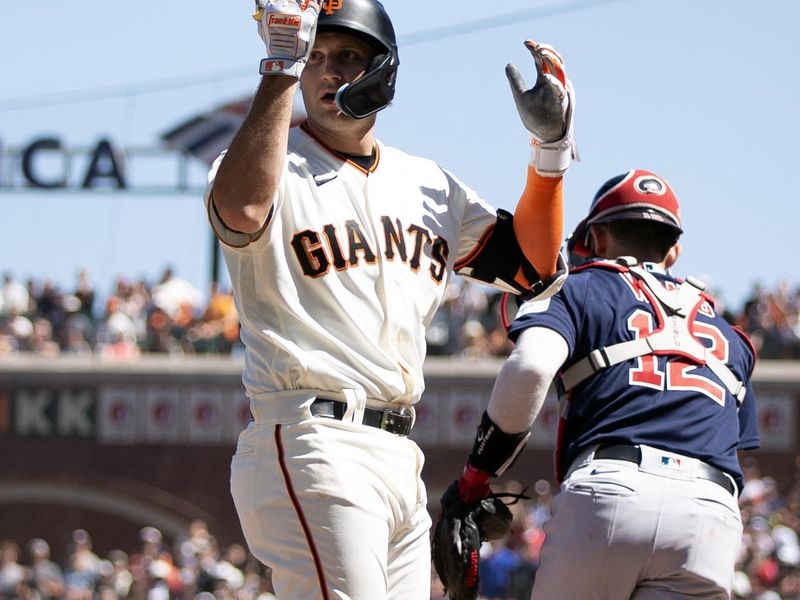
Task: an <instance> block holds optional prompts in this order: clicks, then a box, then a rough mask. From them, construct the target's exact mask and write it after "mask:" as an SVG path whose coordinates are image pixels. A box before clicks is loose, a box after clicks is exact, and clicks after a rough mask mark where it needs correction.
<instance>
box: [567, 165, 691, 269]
mask: <svg viewBox="0 0 800 600" xmlns="http://www.w3.org/2000/svg"><path fill="white" fill-rule="evenodd" d="M623 219H630V220H646V221H656V222H658V223H663V224H665V225H668V226H670V227H672V228H674V229H676V230H677V233H678V234H681V233H683V229H681V210H680V207H679V206H678V199H677V198H676V197H675V193H674V192H673V191H672V188H671V187H670V186H669V184H668V183H667V182H666V180H664V179H663V178H661V177H659V176H658V175H656V174H655V173H651V172H650V171H645V170H644V169H633V170H631V171H628V172H627V173H623V174H622V175H617V176H616V177H612V178H611V179H609V180H608V181H606V182H605V183H604V184H603V185H602V186H601V187H600V189H599V190H597V193H596V194H595V196H594V200H592V206H591V207H590V208H589V215H588V216H587V217H586V218H585V219H583V220H582V221H581V222H580V223H578V226H577V227H576V228H575V231H573V232H572V234H571V235H570V236H569V238H567V252H568V254H569V257H570V261H569V262H570V265H572V266H576V265H577V263H579V262H581V261H580V259H587V258H590V257H591V256H592V249H591V242H590V239H589V226H590V225H593V224H595V223H608V222H609V221H620V220H623ZM576 257H577V260H576Z"/></svg>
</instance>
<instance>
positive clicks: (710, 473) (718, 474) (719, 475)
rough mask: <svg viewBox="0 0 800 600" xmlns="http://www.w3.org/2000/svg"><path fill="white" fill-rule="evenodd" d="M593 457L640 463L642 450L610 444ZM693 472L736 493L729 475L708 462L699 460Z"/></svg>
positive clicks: (731, 492)
mask: <svg viewBox="0 0 800 600" xmlns="http://www.w3.org/2000/svg"><path fill="white" fill-rule="evenodd" d="M594 458H610V459H613V460H626V461H628V462H632V463H636V464H637V465H640V464H642V450H641V448H639V446H629V445H627V444H612V445H610V446H601V447H600V448H598V449H597V450H596V451H595V453H594ZM695 474H696V475H697V477H698V478H699V479H708V480H709V481H713V482H714V483H716V484H717V485H721V486H722V487H723V488H725V489H726V490H728V493H729V494H730V495H731V496H735V495H736V493H735V492H736V488H735V487H734V483H733V481H732V480H731V478H730V477H728V476H727V475H725V473H723V472H722V471H720V470H719V469H717V468H716V467H712V466H711V465H709V464H706V463H704V462H700V464H698V465H697V471H695Z"/></svg>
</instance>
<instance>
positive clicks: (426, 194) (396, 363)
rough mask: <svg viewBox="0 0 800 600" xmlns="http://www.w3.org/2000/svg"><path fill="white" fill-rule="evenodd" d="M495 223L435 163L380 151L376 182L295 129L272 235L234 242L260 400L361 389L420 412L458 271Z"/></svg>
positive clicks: (231, 261) (251, 385)
mask: <svg viewBox="0 0 800 600" xmlns="http://www.w3.org/2000/svg"><path fill="white" fill-rule="evenodd" d="M220 159H221V157H220ZM220 159H218V160H217V162H216V164H215V165H214V167H213V168H212V171H211V173H210V175H209V180H210V181H209V188H208V190H209V191H208V192H207V193H206V202H207V203H208V202H209V196H210V190H211V186H212V185H213V180H214V176H215V174H216V169H217V166H218V165H219V163H220ZM495 221H496V213H495V211H494V209H492V208H491V207H490V206H488V205H487V204H486V203H485V202H484V201H483V200H482V199H481V198H479V197H478V195H477V194H476V193H475V192H474V191H473V190H471V189H469V188H468V187H467V186H465V185H464V184H463V183H461V182H460V181H459V180H458V179H457V178H456V177H454V176H453V175H452V174H450V173H449V172H447V171H446V170H444V169H442V168H441V167H440V166H439V165H437V164H436V163H435V162H433V161H430V160H427V159H423V158H418V157H415V156H411V155H408V154H406V153H404V152H401V151H399V150H397V149H394V148H391V147H388V146H384V145H383V144H381V143H380V142H378V143H377V153H376V157H375V161H374V163H373V165H372V167H371V168H370V169H369V170H365V169H363V168H361V167H359V166H358V165H356V164H355V163H353V162H350V161H347V160H346V159H345V158H344V157H343V156H341V155H339V154H337V153H336V152H334V151H332V150H330V149H328V148H326V147H325V146H324V145H322V144H321V143H320V142H319V141H317V140H316V139H314V138H313V137H312V136H311V135H310V134H309V133H308V132H307V130H305V129H304V128H303V127H296V128H293V129H292V130H291V131H290V134H289V152H288V156H287V162H286V165H285V169H284V173H283V176H282V179H281V182H280V186H279V190H278V193H277V196H276V198H275V202H274V206H273V209H272V212H271V213H270V216H269V217H268V224H267V226H266V227H265V230H264V233H263V235H262V236H261V237H260V238H259V239H258V240H256V241H255V242H252V243H250V244H248V245H246V246H243V247H239V248H237V247H232V246H230V245H227V244H224V243H223V252H224V256H225V260H226V263H227V266H228V270H229V273H230V277H231V281H232V284H233V288H234V297H235V298H236V303H237V309H238V311H239V318H240V320H241V324H242V332H241V336H242V340H243V342H244V343H245V346H246V361H245V372H244V376H243V380H244V383H245V387H246V388H247V393H248V395H249V396H250V397H251V398H254V399H255V401H256V402H257V401H258V398H259V396H261V395H262V394H263V395H264V396H268V395H269V393H270V392H277V391H282V390H322V391H326V390H329V391H334V392H335V391H339V390H343V389H355V390H363V391H364V393H365V395H366V397H367V398H373V399H378V400H383V401H389V402H393V403H401V404H412V403H414V402H416V401H417V400H419V398H420V395H421V394H422V391H423V387H424V385H423V378H422V363H423V361H424V359H425V350H426V343H425V327H426V326H427V325H428V324H429V323H430V322H431V319H432V317H433V315H434V313H435V311H436V309H437V308H438V306H439V304H440V303H441V301H442V297H443V293H444V290H445V286H446V284H447V280H448V277H449V276H450V272H451V271H452V269H453V267H454V265H458V262H459V261H460V260H462V259H464V258H465V257H467V256H468V255H469V254H470V252H471V251H472V250H473V249H475V247H476V244H477V243H478V242H479V240H480V238H481V236H482V234H483V233H484V232H486V230H487V228H489V227H490V226H492V225H493V224H494V223H495ZM212 222H213V219H212ZM217 233H218V235H220V237H221V238H223V240H224V239H225V234H224V232H220V231H217ZM229 241H230V240H229Z"/></svg>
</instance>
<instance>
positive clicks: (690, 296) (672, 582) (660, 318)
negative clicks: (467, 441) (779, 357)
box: [488, 169, 758, 600]
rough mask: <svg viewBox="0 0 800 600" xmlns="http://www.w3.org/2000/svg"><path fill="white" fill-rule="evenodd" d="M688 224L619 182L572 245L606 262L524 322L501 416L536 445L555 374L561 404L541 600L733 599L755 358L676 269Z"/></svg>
mask: <svg viewBox="0 0 800 600" xmlns="http://www.w3.org/2000/svg"><path fill="white" fill-rule="evenodd" d="M681 227H682V225H681V219H680V211H679V207H678V201H677V199H676V197H675V195H674V193H673V191H672V189H671V188H670V186H669V185H668V184H667V182H666V181H665V180H664V179H663V178H661V177H659V176H658V175H655V174H653V173H651V172H649V171H644V170H640V169H636V170H632V171H629V172H627V173H624V174H622V175H619V176H617V177H614V178H612V179H610V180H609V181H607V182H606V183H605V184H604V185H603V186H602V187H601V188H600V190H599V191H598V192H597V194H596V196H595V198H594V201H593V203H592V206H591V209H590V211H589V215H588V217H587V218H586V219H584V220H583V221H582V222H581V223H580V224H579V225H578V227H577V228H576V230H575V232H574V233H573V234H572V236H571V237H570V239H569V243H568V248H569V250H570V251H571V252H572V254H573V255H577V256H579V257H583V258H584V259H587V258H593V260H590V261H589V262H587V263H586V264H584V265H582V266H580V267H577V268H575V269H572V270H571V271H570V276H569V278H568V279H567V281H566V283H565V284H564V286H563V288H562V289H561V290H560V291H559V292H558V293H557V294H556V295H554V296H553V297H552V298H549V299H547V300H543V301H541V302H536V301H534V302H529V303H526V304H523V305H522V307H521V308H520V310H519V311H518V313H517V317H516V320H515V321H514V323H513V324H512V326H511V329H510V335H511V337H512V339H514V340H515V341H516V347H515V349H514V351H513V353H512V354H511V355H510V356H509V357H508V359H507V362H506V363H505V364H504V366H503V368H502V370H501V373H500V374H499V376H498V378H497V382H496V384H495V388H494V389H493V392H492V395H491V398H490V402H489V406H488V415H489V416H490V417H491V418H492V419H493V420H494V422H495V423H497V425H498V426H499V427H500V428H502V430H503V431H504V432H505V433H506V434H509V435H510V434H515V433H516V434H517V435H523V433H522V432H524V431H527V427H528V426H529V424H530V423H531V422H532V421H533V419H534V417H535V415H536V414H537V412H538V410H539V408H540V407H541V405H542V402H543V401H544V397H545V394H546V392H547V389H548V387H549V385H550V382H551V380H552V379H553V377H554V376H555V377H556V386H557V390H558V393H559V396H560V402H561V412H560V414H561V423H560V426H559V431H558V442H557V448H556V457H557V460H556V471H557V477H558V479H560V481H561V490H560V493H559V494H558V495H557V496H556V497H555V498H554V500H553V505H552V510H553V515H552V518H551V519H550V520H549V521H548V522H547V523H546V524H545V533H546V539H545V542H544V546H543V548H542V553H541V564H540V566H539V569H538V571H537V573H536V580H535V583H534V589H533V598H535V599H536V600H556V599H558V600H572V599H575V600H577V599H581V600H583V599H585V598H594V599H598V600H622V599H627V598H636V599H637V600H645V599H664V598H704V599H716V598H718V599H723V598H725V599H727V598H729V597H730V591H731V585H732V580H733V572H734V563H735V559H736V556H737V552H738V549H739V544H740V542H741V534H742V523H741V518H740V515H739V509H738V503H737V498H738V493H739V491H740V490H741V489H742V486H743V478H742V472H741V469H740V467H739V462H738V458H737V450H743V449H748V448H756V447H758V433H757V430H756V418H755V408H754V399H753V390H752V388H751V385H750V381H749V379H750V375H751V372H752V370H753V365H754V362H755V356H754V351H753V349H752V347H751V345H750V343H749V341H748V340H747V338H746V337H745V336H744V334H743V333H742V332H740V331H738V330H735V329H734V328H732V327H731V326H730V325H728V323H727V322H726V321H725V320H724V319H723V318H722V317H721V316H720V315H719V314H718V313H717V311H716V310H715V308H714V302H713V300H712V299H711V298H710V297H709V296H708V295H706V293H705V292H704V291H703V285H702V284H701V283H700V282H699V281H697V280H695V279H693V278H691V277H690V278H688V279H686V280H682V279H679V278H677V277H675V276H674V275H672V274H671V273H670V271H669V268H670V267H671V266H672V265H673V263H674V262H675V260H676V259H677V257H678V254H679V252H680V246H679V244H678V238H679V236H680V234H681V233H682V229H681Z"/></svg>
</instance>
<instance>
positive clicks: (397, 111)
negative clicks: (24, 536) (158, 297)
mask: <svg viewBox="0 0 800 600" xmlns="http://www.w3.org/2000/svg"><path fill="white" fill-rule="evenodd" d="M385 5H386V7H387V10H388V11H389V13H390V14H391V16H392V18H393V20H394V23H395V28H396V30H397V33H398V37H399V40H400V61H401V66H400V71H399V76H398V92H397V96H396V98H395V103H394V105H393V106H392V107H390V108H389V109H387V110H386V111H384V112H382V113H381V114H380V116H379V121H378V135H379V137H380V138H381V139H382V140H383V141H384V142H385V143H387V144H390V145H393V146H397V147H400V148H402V149H404V150H406V151H409V152H412V153H415V154H420V155H423V156H427V157H430V158H433V159H435V160H437V161H438V162H439V163H440V164H442V165H443V166H445V167H446V168H448V169H450V170H452V171H453V172H454V173H455V174H456V175H458V176H459V177H460V178H461V179H463V180H464V181H466V182H467V183H468V184H469V185H470V186H472V187H473V188H475V189H476V190H478V191H479V192H480V193H481V194H482V195H483V196H484V197H486V198H487V200H489V201H490V202H491V203H493V204H494V205H495V206H497V207H500V208H506V209H513V207H514V205H515V203H516V200H517V198H518V196H519V193H520V191H521V190H522V186H523V184H524V176H525V165H526V161H527V155H528V145H527V137H526V132H525V130H524V128H523V127H522V125H521V123H520V122H519V120H518V117H517V114H516V111H515V108H514V104H513V101H512V99H511V94H510V92H509V90H508V85H507V82H506V80H505V75H504V72H503V69H504V67H505V65H506V63H507V62H516V63H517V64H519V65H520V67H521V69H522V71H523V73H524V74H526V75H527V77H528V80H529V82H530V81H531V80H532V77H533V72H534V71H533V64H532V62H531V59H530V58H529V55H528V53H527V51H526V50H525V48H524V47H523V45H522V42H523V40H524V39H526V38H528V37H531V38H534V39H537V40H539V41H543V42H547V43H550V44H552V45H554V46H555V47H556V48H557V49H558V50H559V51H561V53H562V54H563V56H564V57H565V60H566V63H567V70H568V73H569V75H570V77H571V78H572V80H573V82H574V85H575V89H576V93H577V110H576V117H575V130H576V137H577V140H578V144H579V148H580V152H581V156H582V161H581V162H580V163H578V164H576V165H575V166H574V167H573V168H572V169H571V171H570V172H569V173H568V175H567V181H566V184H565V189H566V214H565V232H569V231H570V230H571V229H572V227H573V226H574V225H575V224H576V223H577V221H578V220H580V218H582V216H584V214H585V212H586V210H587V208H588V205H589V203H590V201H591V198H592V196H593V195H594V192H595V190H596V189H597V188H598V187H599V186H600V185H601V184H602V183H603V181H605V180H606V179H608V178H609V177H611V176H613V175H616V174H618V173H622V172H624V171H626V170H628V169H629V168H634V167H641V168H646V169H650V170H653V171H655V172H657V173H659V174H661V175H662V176H664V177H665V178H666V179H667V180H668V181H669V182H670V183H671V184H672V186H673V188H674V189H675V191H676V193H677V195H678V197H679V199H680V201H681V204H682V211H683V220H684V225H685V227H684V229H685V231H686V233H685V235H684V237H683V240H682V241H683V246H684V254H683V256H682V257H681V259H680V261H679V262H678V265H677V267H676V271H677V272H679V274H684V275H688V274H694V275H696V276H700V277H701V278H705V279H706V280H707V281H708V282H709V283H710V284H711V286H712V288H713V289H714V290H716V291H717V292H718V293H719V294H720V295H721V296H722V297H723V298H724V299H725V300H726V301H727V303H728V305H729V306H730V307H731V308H738V306H739V305H740V303H741V301H742V300H743V299H744V298H745V297H746V296H747V294H748V292H749V290H750V289H751V287H752V285H753V284H754V283H755V282H761V283H763V284H765V285H766V286H768V287H773V286H774V285H775V284H776V283H777V281H779V280H780V279H788V280H789V281H790V282H792V284H793V285H796V284H797V283H800V277H798V274H797V271H796V269H795V263H796V261H797V257H798V256H800V241H798V240H800V236H798V233H797V232H798V226H800V217H798V212H800V211H798V208H797V206H796V204H797V202H798V197H797V195H798V194H797V189H796V188H795V187H794V186H793V185H792V183H791V182H793V180H794V171H795V169H796V166H795V163H796V161H797V157H798V152H797V150H796V140H797V138H798V137H800V116H798V106H800V92H799V89H800V88H799V87H798V86H799V82H800V51H798V50H797V47H796V42H795V38H796V24H797V23H798V22H800V3H798V2H795V1H793V0H781V1H778V0H762V1H761V2H745V1H741V0H671V1H669V2H666V1H660V2H659V1H655V0H611V1H603V0H567V1H562V2H558V1H555V2H538V1H531V2H524V3H494V2H492V3H490V2H486V1H483V2H478V1H476V0H463V1H462V2H459V3H425V4H424V5H423V4H422V3H419V2H411V1H409V0H386V2H385ZM251 9H252V5H251V2H250V1H249V0H236V1H233V2H231V1H225V2H223V1H220V0H216V1H212V0H196V1H194V2H192V3H185V2H156V1H154V0H141V1H139V2H136V3H128V4H119V3H109V2H101V1H99V0H79V1H76V2H71V3H51V4H50V5H47V6H46V7H45V6H43V5H41V4H38V3H34V2H28V1H21V0H7V1H5V2H3V3H2V4H0V32H2V35H0V57H2V73H3V78H2V82H3V83H2V87H0V144H2V146H3V147H5V148H8V147H21V146H25V145H26V144H28V143H30V142H31V141H32V140H34V139H38V138H41V137H44V136H53V137H57V138H59V139H61V140H62V141H63V142H64V143H65V144H67V145H69V146H72V147H81V146H87V145H93V144H95V143H96V141H97V140H98V139H99V138H109V139H110V140H111V141H112V143H114V144H115V145H117V146H119V147H121V148H129V147H134V146H138V147H149V146H157V145H158V144H159V136H160V134H162V133H164V132H165V131H167V130H168V129H170V128H171V127H173V126H175V125H177V124H178V123H180V122H181V121H183V120H185V119H186V118H189V117H191V116H192V115H194V114H196V113H199V112H202V111H206V110H209V109H211V108H213V107H214V106H216V105H219V104H222V103H224V102H227V101H230V100H234V99H238V98H240V97H243V96H246V95H247V94H249V93H251V92H252V91H253V90H254V89H255V87H256V85H257V83H258V75H257V68H258V61H259V59H260V58H261V56H262V51H263V45H262V43H261V40H260V39H259V38H258V36H257V34H256V31H255V24H254V22H253V21H252V20H251V19H250V12H251ZM170 81H171V82H172V83H171V84H170V83H168V82H170ZM154 82H157V85H155V84H154ZM165 82H167V83H165ZM188 83H193V85H187V84H188ZM178 84H183V85H178ZM154 87H159V88H160V89H161V91H158V92H152V91H151V90H152V89H153V88H154ZM169 88H172V89H169ZM120 89H125V90H126V93H125V94H123V95H120V94H119V93H116V92H118V91H119V90H120ZM87 90H88V92H87ZM73 91H81V92H82V93H81V94H78V95H74V94H69V93H68V92H73ZM81 98H84V100H82V101H78V100H80V99H81ZM86 98H92V99H91V100H87V99H86ZM8 168H9V166H8V165H3V166H2V167H0V176H3V175H4V174H6V175H7V172H8V171H7V169H8ZM144 170H145V171H146V169H144ZM195 171H196V172H197V173H199V172H200V166H199V165H198V166H196V167H195ZM132 175H133V174H132ZM136 176H137V177H140V176H141V177H145V176H146V173H144V172H143V171H140V172H138V173H136ZM0 204H2V211H3V213H2V214H3V218H2V219H0V271H11V272H12V273H13V274H14V275H15V276H17V277H19V278H27V277H31V276H32V277H35V278H38V279H43V278H50V279H53V280H55V281H56V282H57V283H59V284H60V285H61V287H62V288H65V289H69V288H70V287H71V286H72V284H73V282H74V280H75V274H76V272H77V271H78V269H80V268H86V269H87V270H88V271H89V273H90V274H91V277H92V279H93V280H94V282H95V284H96V285H97V287H98V289H99V290H100V291H101V292H106V291H108V289H109V288H110V286H111V283H112V281H113V279H114V278H115V277H117V276H120V275H121V276H126V277H128V278H138V277H145V278H147V279H148V280H154V279H156V278H157V277H158V276H159V275H160V273H161V272H162V270H163V269H164V267H166V266H167V265H171V266H173V267H174V269H175V271H176V272H177V274H178V275H180V276H182V277H184V278H186V279H188V280H190V281H191V282H193V283H194V284H195V285H197V286H198V287H200V288H201V289H205V288H206V287H207V285H208V281H209V273H210V266H209V257H210V247H211V240H210V233H209V230H208V225H207V222H206V219H205V215H204V212H203V208H202V202H201V199H200V198H199V197H197V196H196V195H195V196H192V195H183V196H175V195H171V196H146V195H141V194H119V193H108V192H97V191H95V192H92V193H81V192H76V191H69V192H50V193H36V194H34V193H30V192H26V193H19V192H8V191H2V190H0Z"/></svg>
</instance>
